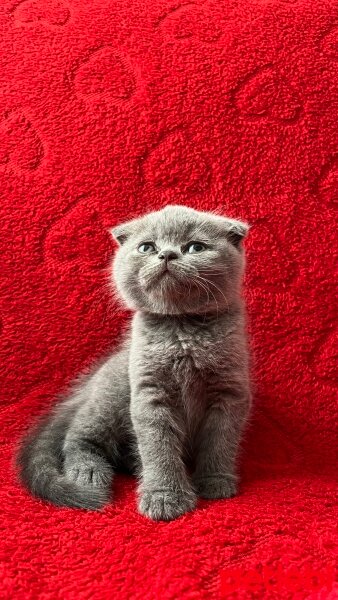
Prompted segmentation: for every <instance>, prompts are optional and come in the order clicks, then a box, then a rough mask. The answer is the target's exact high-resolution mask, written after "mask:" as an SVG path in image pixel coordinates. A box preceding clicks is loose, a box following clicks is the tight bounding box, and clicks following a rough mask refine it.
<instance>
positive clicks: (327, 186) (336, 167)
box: [318, 157, 338, 206]
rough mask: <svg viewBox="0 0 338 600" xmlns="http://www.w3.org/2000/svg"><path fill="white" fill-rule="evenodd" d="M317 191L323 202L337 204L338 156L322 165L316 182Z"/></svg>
mask: <svg viewBox="0 0 338 600" xmlns="http://www.w3.org/2000/svg"><path fill="white" fill-rule="evenodd" d="M318 192H319V196H320V199H321V200H322V202H323V203H324V204H327V205H329V206H330V205H332V206H336V205H337V204H338V157H337V158H335V159H333V160H332V161H331V162H330V163H329V164H327V165H325V166H324V168H323V170H322V174H321V176H320V178H319V182H318Z"/></svg>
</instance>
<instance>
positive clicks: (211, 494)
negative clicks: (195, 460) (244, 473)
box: [194, 475, 237, 500]
mask: <svg viewBox="0 0 338 600" xmlns="http://www.w3.org/2000/svg"><path fill="white" fill-rule="evenodd" d="M194 483H195V487H196V490H197V494H198V495H199V497H200V498H206V499H207V500H209V499H210V500H212V499H217V498H231V497H232V496H236V493H237V478H236V477H235V476H232V475H228V476H224V475H220V476H217V475H209V476H206V477H201V478H198V479H195V480H194Z"/></svg>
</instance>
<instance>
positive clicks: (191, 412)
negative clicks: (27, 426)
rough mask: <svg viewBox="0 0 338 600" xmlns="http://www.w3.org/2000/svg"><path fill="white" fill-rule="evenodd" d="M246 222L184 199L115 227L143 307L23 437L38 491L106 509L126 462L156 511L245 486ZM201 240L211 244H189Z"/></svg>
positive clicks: (161, 516)
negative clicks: (119, 339)
mask: <svg viewBox="0 0 338 600" xmlns="http://www.w3.org/2000/svg"><path fill="white" fill-rule="evenodd" d="M247 230H248V227H247V225H246V224H244V223H242V222H240V221H235V220H233V219H227V218H225V217H221V216H219V215H215V214H213V213H203V212H198V211H195V210H193V209H191V208H187V207H180V206H168V207H166V208H164V209H162V210H161V211H158V212H154V213H150V214H148V215H146V216H144V217H142V218H139V219H135V220H134V221H131V222H129V223H126V224H125V225H121V226H119V227H116V228H114V229H113V230H112V234H113V235H114V237H115V238H116V239H117V241H118V242H119V244H120V247H119V250H118V252H117V253H116V256H115V259H114V262H113V279H114V282H115V287H116V290H117V293H118V296H119V297H120V298H121V299H122V301H123V302H124V303H125V304H126V306H127V307H128V308H130V309H132V310H133V311H134V316H133V320H132V324H131V328H130V332H129V334H128V336H127V339H126V340H125V342H124V345H123V346H122V348H121V349H120V350H119V351H117V352H116V353H115V354H113V356H111V357H110V358H108V360H106V361H105V362H104V363H103V364H102V365H101V366H100V367H98V368H97V369H96V371H95V372H94V373H93V374H92V375H90V376H89V377H87V378H85V379H82V380H81V381H80V382H79V383H78V384H77V385H76V386H75V387H74V389H73V391H72V392H71V393H70V394H69V397H68V398H67V399H66V400H64V401H63V402H62V403H60V404H59V405H58V406H57V407H56V409H55V411H54V413H53V414H52V416H51V417H49V418H48V419H47V421H45V422H44V423H43V424H42V425H40V426H39V427H38V429H36V430H35V431H33V434H31V436H30V438H29V439H28V440H26V441H25V442H24V444H23V445H22V448H21V450H20V452H19V465H20V473H21V478H22V480H23V481H24V482H25V484H26V485H27V486H28V487H29V489H30V490H31V491H32V493H34V494H35V495H37V496H40V497H42V498H46V499H48V500H50V501H52V502H54V503H55V504H59V505H66V506H75V507H82V508H87V509H97V508H100V507H101V506H103V505H104V504H105V503H106V502H108V500H109V498H110V490H111V482H112V478H113V473H114V472H115V471H117V470H119V469H124V470H127V471H129V472H134V473H137V474H138V475H139V478H140V486H139V510H140V512H141V513H142V514H144V515H146V516H148V517H150V518H152V519H156V520H171V519H174V518H176V517H179V516H180V515H182V514H184V513H185V512H187V511H189V510H191V509H193V508H194V506H195V503H196V497H197V496H200V497H203V498H229V497H230V496H233V495H234V494H236V490H237V482H238V475H237V470H236V458H237V454H238V448H239V443H240V439H241V435H242V431H243V428H244V425H245V423H246V420H247V418H248V414H249V410H250V386H249V376H248V352H247V346H246V336H245V322H244V321H245V319H244V307H243V301H242V299H241V283H242V275H243V270H244V262H245V260H244V250H243V248H242V244H241V240H242V239H243V238H244V237H245V235H246V233H247ZM192 241H194V242H202V243H204V244H206V249H202V251H197V249H199V250H201V246H197V247H196V246H193V247H192V248H190V252H188V251H187V244H188V243H189V242H192ZM145 242H152V243H153V244H155V248H154V250H152V248H151V247H150V253H149V254H147V253H146V254H141V253H140V251H139V249H138V248H139V245H140V244H142V243H145ZM144 248H145V247H144V246H143V247H141V249H143V250H144ZM146 248H147V249H148V250H149V247H146ZM193 251H194V252H193ZM192 252H193V253H192Z"/></svg>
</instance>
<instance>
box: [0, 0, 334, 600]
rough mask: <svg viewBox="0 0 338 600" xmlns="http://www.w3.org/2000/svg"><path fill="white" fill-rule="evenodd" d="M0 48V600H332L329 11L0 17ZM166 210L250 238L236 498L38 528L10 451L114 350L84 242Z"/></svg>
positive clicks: (103, 240) (284, 6)
mask: <svg viewBox="0 0 338 600" xmlns="http://www.w3.org/2000/svg"><path fill="white" fill-rule="evenodd" d="M0 28H1V36H0V47H1V67H0V89H1V95H0V129H1V134H0V175H1V186H0V190H1V192H0V193H1V196H2V199H1V206H0V211H1V220H0V227H1V234H0V256H1V267H0V270H1V278H0V331H1V333H0V353H1V361H0V371H1V413H0V415H1V436H2V450H1V458H0V460H1V479H2V484H1V487H0V498H1V511H2V518H1V523H0V529H1V531H0V535H1V542H0V544H1V566H0V570H1V573H0V575H1V581H2V583H1V586H2V590H1V592H0V595H1V597H2V598H6V599H13V598H20V600H21V599H24V600H28V599H36V598H39V599H40V598H41V599H43V600H47V599H48V600H55V599H56V598H59V599H60V600H61V599H62V600H78V599H80V600H82V599H87V598H88V599H89V598H90V599H93V600H106V599H112V598H119V599H123V600H124V599H129V598H133V599H140V600H141V599H144V598H146V599H154V600H156V599H159V598H163V599H165V600H169V599H170V600H174V599H175V600H176V599H178V598H185V599H186V598H187V599H197V598H198V599H199V598H217V599H218V598H223V597H238V598H248V597H251V596H248V594H249V591H250V590H251V591H250V593H251V592H252V594H253V596H252V597H255V594H256V597H257V598H263V597H264V598H270V597H271V598H289V597H297V598H298V597H299V598H303V597H304V598H305V597H308V598H317V597H318V598H333V597H336V596H334V593H335V592H334V591H333V590H334V588H333V573H332V569H331V566H332V563H333V559H334V556H335V554H336V550H335V543H336V539H335V537H334V527H333V512H334V489H335V488H334V479H333V472H334V461H335V458H336V456H337V454H336V453H337V445H336V442H335V439H336V438H335V415H336V413H335V410H336V404H335V402H336V393H337V388H336V381H335V376H336V365H335V363H334V354H335V344H336V339H337V326H336V321H335V311H334V291H335V290H334V247H335V246H334V243H335V232H334V225H333V223H334V217H335V212H334V208H335V205H336V203H337V200H338V191H337V190H338V153H337V140H338V133H337V117H338V114H337V113H338V111H337V107H338V94H337V82H338V62H337V60H338V53H337V39H338V12H337V4H336V1H335V0H323V1H322V2H318V0H206V1H199V0H196V1H192V2H188V1H187V2H181V4H180V3H179V1H176V2H175V0H144V2H138V1H137V0H128V1H127V0H21V1H20V0H7V1H6V2H2V3H1V7H0ZM167 203H187V204H189V205H191V206H193V207H196V208H199V209H202V210H204V209H218V210H221V211H222V212H224V213H225V214H228V215H230V216H234V217H238V218H244V219H247V220H248V221H249V222H250V223H251V224H252V230H251V232H250V235H249V238H248V240H247V244H246V246H247V255H248V261H247V277H246V282H245V294H246V298H247V303H248V312H249V328H250V333H251V339H252V351H253V357H254V359H253V376H254V381H255V405H256V408H255V414H254V417H253V419H252V422H251V424H250V426H249V429H248V433H247V438H246V442H245V444H244V446H243V453H242V472H243V481H242V485H241V489H240V494H239V495H238V496H237V497H236V498H234V499H231V500H228V501H216V502H207V501H200V503H199V505H198V508H197V510H196V511H195V512H193V513H191V514H188V515H186V516H184V517H183V518H181V519H179V520H177V521H175V522H172V523H153V522H151V521H148V520H147V519H145V518H144V517H142V516H140V515H138V514H137V512H136V502H135V488H136V486H135V481H134V480H133V479H128V478H122V477H121V478H118V479H117V485H116V489H115V497H114V501H113V502H112V504H111V505H110V506H108V507H107V508H106V509H105V510H104V511H103V512H102V513H98V514H89V513H86V512H82V511H76V510H69V509H68V510H67V509H64V510H62V509H58V508H55V507H53V506H51V505H48V504H46V503H44V502H42V501H39V500H37V499H34V498H32V497H30V496H29V494H28V493H26V491H25V490H24V489H22V487H21V486H20V485H19V484H18V482H17V480H16V476H15V470H14V468H13V466H12V456H13V452H14V448H15V446H16V443H17V440H18V439H19V438H20V436H21V435H22V434H23V432H24V431H25V429H26V428H27V427H28V426H29V425H30V424H31V423H32V422H33V421H34V419H35V418H36V416H37V415H38V414H39V413H41V412H43V411H45V410H47V409H48V408H49V407H50V406H51V405H52V403H53V402H55V398H56V395H57V394H58V393H59V392H60V391H61V390H64V389H65V388H66V386H67V385H68V383H69V382H70V381H71V380H72V378H73V377H74V376H75V375H76V374H77V373H78V372H79V371H81V370H82V369H83V368H84V367H86V366H87V365H90V364H91V362H92V361H93V359H95V358H97V357H100V356H102V355H104V354H106V353H107V352H108V350H109V348H112V347H114V345H115V343H116V341H117V340H118V339H119V337H120V333H121V330H122V327H123V326H124V323H125V320H126V318H127V317H126V315H125V314H122V313H121V311H119V310H118V309H117V307H116V306H115V305H114V304H113V302H112V301H111V300H110V297H109V290H108V289H107V286H106V267H107V265H108V264H109V260H110V257H111V255H112V252H113V245H112V241H111V240H110V237H109V235H108V233H107V228H108V227H109V226H110V225H114V224H116V223H117V222H119V221H121V220H124V219H126V218H130V217H131V216H135V215H138V214H141V213H143V212H145V211H147V210H149V209H154V208H158V207H161V206H163V205H165V204H167ZM330 569H331V570H330ZM315 574H317V575H318V574H320V578H319V579H318V578H317V579H313V575H315ZM264 589H265V592H264ZM236 590H237V591H236ZM245 590H247V591H245ZM297 590H301V591H299V592H297ZM297 593H299V594H300V595H299V596H298V595H297V596H295V595H292V594H297ZM317 593H318V594H319V595H318V596H316V595H315V594H317ZM231 594H232V596H231ZM264 594H265V595H264ZM274 594H275V595H274ZM290 594H291V596H290Z"/></svg>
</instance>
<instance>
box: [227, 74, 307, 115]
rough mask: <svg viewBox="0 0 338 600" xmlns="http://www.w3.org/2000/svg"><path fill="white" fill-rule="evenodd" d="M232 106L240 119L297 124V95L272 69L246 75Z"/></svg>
mask: <svg viewBox="0 0 338 600" xmlns="http://www.w3.org/2000/svg"><path fill="white" fill-rule="evenodd" d="M235 103H236V106H237V108H238V109H239V111H240V112H241V114H242V115H243V116H246V117H249V118H263V117H272V118H274V119H276V120H277V121H281V122H285V123H287V122H295V121H297V120H298V118H299V116H300V113H301V108H302V105H301V102H300V100H299V98H298V95H297V94H296V92H295V91H294V90H292V89H291V87H290V86H289V85H288V84H287V82H286V81H285V80H284V79H283V78H281V77H279V76H278V75H277V74H276V72H275V71H274V70H273V69H272V68H264V69H260V70H259V71H255V72H254V73H253V74H251V75H249V76H248V77H247V78H246V79H245V80H244V81H243V82H242V83H241V85H240V86H239V87H238V88H237V90H236V93H235Z"/></svg>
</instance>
